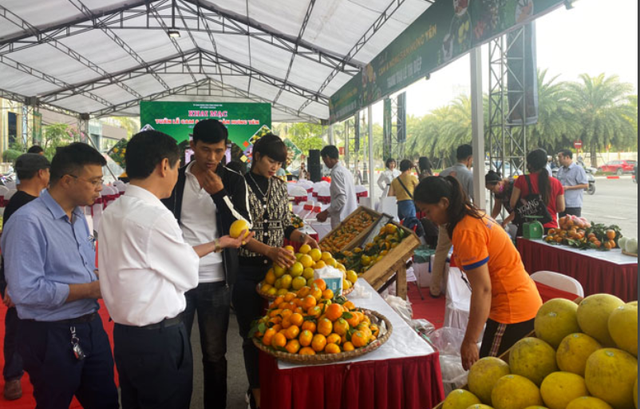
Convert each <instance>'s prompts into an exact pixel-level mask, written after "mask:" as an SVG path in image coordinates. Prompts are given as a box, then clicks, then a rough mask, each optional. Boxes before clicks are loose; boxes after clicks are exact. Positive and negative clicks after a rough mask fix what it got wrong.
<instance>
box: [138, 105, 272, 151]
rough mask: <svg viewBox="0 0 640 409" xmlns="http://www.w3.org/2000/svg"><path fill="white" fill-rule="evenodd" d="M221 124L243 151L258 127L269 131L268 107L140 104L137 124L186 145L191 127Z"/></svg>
mask: <svg viewBox="0 0 640 409" xmlns="http://www.w3.org/2000/svg"><path fill="white" fill-rule="evenodd" d="M209 118H212V119H217V120H219V121H222V122H223V123H224V124H225V125H226V127H227V129H228V130H229V139H230V140H231V142H234V143H235V144H236V145H238V146H239V147H240V148H241V149H242V150H243V151H244V150H245V149H247V148H249V146H250V145H251V142H250V140H251V138H252V137H253V136H254V135H256V134H258V133H259V131H260V130H261V128H263V127H266V128H271V104H258V103H237V102H224V103H217V102H168V101H167V102H165V101H142V102H140V125H141V126H144V125H150V126H151V127H152V128H153V129H155V130H157V131H160V132H164V133H166V134H167V135H171V136H172V137H174V138H175V139H176V140H177V141H178V143H181V142H188V141H189V134H191V133H193V127H194V126H195V124H197V123H198V121H200V120H203V119H209Z"/></svg>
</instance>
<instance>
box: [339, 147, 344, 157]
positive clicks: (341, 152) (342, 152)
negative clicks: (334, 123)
mask: <svg viewBox="0 0 640 409" xmlns="http://www.w3.org/2000/svg"><path fill="white" fill-rule="evenodd" d="M338 151H339V152H340V156H343V155H344V146H341V147H339V148H338Z"/></svg>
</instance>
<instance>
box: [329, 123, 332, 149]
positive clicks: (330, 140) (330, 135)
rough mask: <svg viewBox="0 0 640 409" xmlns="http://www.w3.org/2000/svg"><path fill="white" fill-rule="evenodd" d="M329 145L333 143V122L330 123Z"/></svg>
mask: <svg viewBox="0 0 640 409" xmlns="http://www.w3.org/2000/svg"><path fill="white" fill-rule="evenodd" d="M329 145H333V124H331V125H329Z"/></svg>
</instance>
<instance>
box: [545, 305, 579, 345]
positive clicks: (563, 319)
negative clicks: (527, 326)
mask: <svg viewBox="0 0 640 409" xmlns="http://www.w3.org/2000/svg"><path fill="white" fill-rule="evenodd" d="M577 311H578V304H576V303H574V302H572V301H569V300H565V299H564V298H554V299H552V300H549V301H547V302H546V303H544V304H543V305H542V307H540V309H539V310H538V313H537V314H536V318H535V321H534V329H535V331H536V337H538V338H540V339H541V340H543V341H545V342H546V343H548V344H549V345H551V346H552V347H553V348H558V345H560V341H562V339H563V338H564V337H566V336H567V335H569V334H572V333H574V332H580V327H579V326H578V317H577V314H576V313H577Z"/></svg>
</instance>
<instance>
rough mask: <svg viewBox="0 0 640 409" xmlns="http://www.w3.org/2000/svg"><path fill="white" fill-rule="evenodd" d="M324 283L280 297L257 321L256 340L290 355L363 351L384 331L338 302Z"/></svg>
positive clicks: (349, 304) (348, 304)
mask: <svg viewBox="0 0 640 409" xmlns="http://www.w3.org/2000/svg"><path fill="white" fill-rule="evenodd" d="M326 287H327V286H326V283H325V282H324V280H322V279H317V280H315V281H314V282H313V284H312V286H311V287H309V286H304V287H302V288H301V289H300V290H298V292H297V293H287V294H286V295H284V296H279V297H278V298H276V299H275V300H274V301H273V302H272V303H271V304H270V305H269V309H268V310H267V314H266V315H265V316H264V317H262V318H260V320H258V321H257V324H256V326H255V327H254V330H253V331H254V337H256V338H258V339H260V341H261V342H262V344H263V345H266V346H268V347H271V348H273V349H275V350H277V351H281V352H288V353H290V354H300V355H315V354H338V353H341V352H348V351H353V350H354V349H356V348H362V347H364V346H366V345H368V344H369V343H370V342H372V341H374V340H375V339H377V337H378V335H379V332H380V329H379V327H378V325H376V324H374V323H371V320H370V319H369V317H368V316H367V315H365V314H364V313H363V311H362V310H361V309H358V308H356V306H355V305H354V304H353V303H352V302H351V301H346V299H344V298H343V297H336V298H334V296H333V292H332V291H331V290H330V289H327V288H326Z"/></svg>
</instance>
